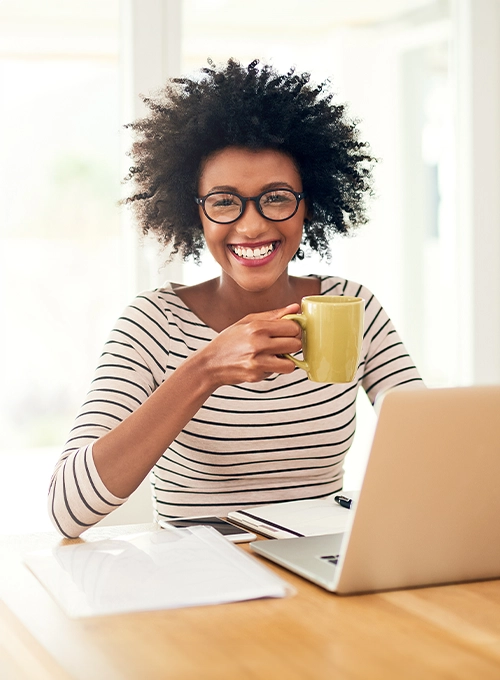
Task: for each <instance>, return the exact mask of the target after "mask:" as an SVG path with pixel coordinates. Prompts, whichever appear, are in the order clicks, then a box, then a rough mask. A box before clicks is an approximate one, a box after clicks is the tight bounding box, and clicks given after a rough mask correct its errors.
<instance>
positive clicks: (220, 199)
mask: <svg viewBox="0 0 500 680" xmlns="http://www.w3.org/2000/svg"><path fill="white" fill-rule="evenodd" d="M206 204H207V207H210V208H219V209H220V208H230V207H233V206H239V200H238V198H237V197H236V196H235V195H234V194H212V195H211V196H209V197H208V198H207V200H206Z"/></svg>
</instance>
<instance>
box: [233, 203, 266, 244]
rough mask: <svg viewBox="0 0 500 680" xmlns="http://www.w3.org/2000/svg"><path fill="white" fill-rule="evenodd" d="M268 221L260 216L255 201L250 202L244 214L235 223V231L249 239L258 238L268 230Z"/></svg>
mask: <svg viewBox="0 0 500 680" xmlns="http://www.w3.org/2000/svg"><path fill="white" fill-rule="evenodd" d="M268 225H269V223H268V221H267V220H266V218H265V217H264V216H263V215H261V214H260V212H259V211H258V209H257V206H256V205H255V202H254V201H248V202H247V204H246V206H245V209H244V210H243V213H242V214H241V216H240V217H239V218H238V220H237V221H236V222H235V223H234V227H235V230H236V232H237V233H238V234H242V235H243V236H246V237H247V238H253V239H255V238H257V237H258V236H260V235H261V234H263V233H264V232H265V231H267V229H268Z"/></svg>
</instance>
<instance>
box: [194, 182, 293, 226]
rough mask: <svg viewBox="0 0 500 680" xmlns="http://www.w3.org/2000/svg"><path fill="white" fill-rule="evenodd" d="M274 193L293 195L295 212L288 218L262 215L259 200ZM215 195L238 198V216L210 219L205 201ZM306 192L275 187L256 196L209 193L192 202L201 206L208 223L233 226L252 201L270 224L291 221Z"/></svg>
mask: <svg viewBox="0 0 500 680" xmlns="http://www.w3.org/2000/svg"><path fill="white" fill-rule="evenodd" d="M274 191H288V192H289V193H290V194H293V195H294V196H295V201H296V205H295V210H294V211H293V213H292V214H291V215H289V216H288V217H283V218H282V219H279V220H275V219H273V218H272V217H268V216H267V215H264V213H263V212H262V207H261V205H260V199H261V198H262V196H265V195H266V194H272V193H273V192H274ZM217 194H223V195H226V196H236V198H239V199H240V201H241V210H240V214H239V215H238V217H235V218H234V220H229V221H227V222H226V221H222V222H221V221H220V220H214V218H213V217H210V215H209V214H208V213H207V211H206V208H205V201H206V200H207V198H210V196H215V195H217ZM305 196H306V192H305V191H300V192H299V191H294V190H293V189H289V188H288V187H276V189H266V191H263V192H262V193H260V194H259V195H258V196H241V195H240V194H237V193H236V192H235V191H211V192H210V193H209V194H207V195H206V196H195V198H194V200H195V202H196V203H197V204H198V205H201V207H202V209H203V212H204V213H205V215H206V217H207V219H209V220H210V222H215V224H233V222H236V221H237V220H239V219H240V217H241V216H242V215H243V213H244V212H245V210H246V207H247V203H248V201H253V202H254V203H255V206H256V208H257V210H258V212H259V214H260V215H262V217H263V218H264V219H266V220H269V221H270V222H286V220H289V219H291V218H292V217H293V216H294V215H295V213H296V212H297V210H298V209H299V205H300V202H301V200H302V199H303V198H305Z"/></svg>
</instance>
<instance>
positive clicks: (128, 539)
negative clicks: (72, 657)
mask: <svg viewBox="0 0 500 680" xmlns="http://www.w3.org/2000/svg"><path fill="white" fill-rule="evenodd" d="M25 562H26V564H27V565H28V567H29V568H30V569H31V571H32V572H33V573H34V574H35V576H36V577H37V578H38V579H39V580H40V581H41V583H42V584H43V585H44V586H45V587H46V588H47V590H48V591H49V592H50V593H51V594H52V596H53V597H54V598H55V599H56V600H57V602H58V603H59V604H60V606H61V607H62V608H63V609H64V611H65V612H66V613H67V614H68V616H72V617H79V616H95V615H99V614H117V613H123V612H130V611H141V610H150V609H172V608H177V607H192V606H196V605H208V604H218V603H223V602H236V601H240V600H251V599H257V598H262V597H284V596H286V595H287V594H290V593H291V592H292V589H291V588H290V586H288V584H287V583H286V582H285V581H283V580H282V579H280V578H279V577H277V576H276V575H275V574H273V573H272V572H271V571H270V570H269V569H267V568H266V567H264V566H262V565H261V564H260V563H259V562H258V561H257V560H255V559H254V558H253V557H251V556H250V555H248V554H247V553H245V552H243V551H242V550H241V549H240V548H238V547H236V546H235V545H233V544H232V543H230V542H229V541H228V540H227V539H225V538H224V537H222V536H221V535H220V534H219V533H218V532H217V531H215V530H214V529H212V528H210V527H202V526H200V527H192V528H189V529H178V530H175V531H151V532H146V533H141V534H134V535H133V536H130V535H129V536H122V537H117V538H113V539H108V540H103V541H93V542H89V543H78V544H76V545H64V546H58V547H56V548H54V549H53V550H45V551H39V552H36V553H31V554H29V555H28V556H26V558H25Z"/></svg>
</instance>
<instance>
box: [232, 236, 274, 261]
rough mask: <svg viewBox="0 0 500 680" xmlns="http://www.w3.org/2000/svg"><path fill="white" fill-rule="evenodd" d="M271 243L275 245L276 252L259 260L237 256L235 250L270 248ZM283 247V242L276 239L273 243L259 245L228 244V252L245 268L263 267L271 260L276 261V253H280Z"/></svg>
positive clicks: (260, 242) (264, 242)
mask: <svg viewBox="0 0 500 680" xmlns="http://www.w3.org/2000/svg"><path fill="white" fill-rule="evenodd" d="M270 243H274V250H273V251H272V252H271V253H269V255H266V257H262V258H260V259H258V260H252V259H250V258H248V259H247V258H245V257H240V256H239V255H237V254H236V253H235V252H234V250H233V248H237V247H240V248H262V246H268V245H269V244H270ZM280 247H281V241H280V240H278V239H276V240H272V241H259V242H258V243H257V242H256V243H248V242H247V243H229V244H228V247H227V249H228V251H229V252H230V253H231V255H232V256H233V257H234V259H235V260H236V261H237V262H238V264H242V265H243V266H244V267H260V266H262V265H265V264H267V263H268V262H270V261H271V260H273V259H274V257H275V256H276V253H277V252H278V251H279V249H280Z"/></svg>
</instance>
